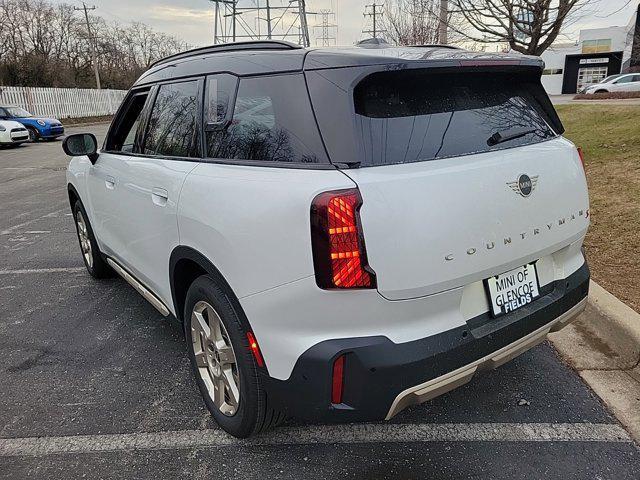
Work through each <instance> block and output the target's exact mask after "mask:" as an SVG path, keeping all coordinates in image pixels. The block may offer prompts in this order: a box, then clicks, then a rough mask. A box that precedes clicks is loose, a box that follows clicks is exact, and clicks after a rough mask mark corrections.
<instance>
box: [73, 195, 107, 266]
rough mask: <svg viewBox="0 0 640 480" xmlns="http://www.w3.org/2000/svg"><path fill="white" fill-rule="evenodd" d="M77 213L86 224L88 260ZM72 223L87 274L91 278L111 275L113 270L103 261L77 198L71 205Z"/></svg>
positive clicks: (82, 207) (84, 212) (86, 217)
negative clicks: (88, 248)
mask: <svg viewBox="0 0 640 480" xmlns="http://www.w3.org/2000/svg"><path fill="white" fill-rule="evenodd" d="M78 215H81V216H82V219H83V220H84V223H85V226H86V237H87V239H88V242H89V244H90V245H91V248H90V250H89V253H88V255H89V256H90V258H91V259H90V260H87V256H86V255H85V251H84V250H83V246H82V238H81V232H80V225H79V221H78ZM73 223H74V224H75V226H76V234H77V235H78V242H79V244H80V252H81V253H82V260H83V261H84V266H85V267H87V271H88V272H89V275H91V276H92V277H93V278H110V277H112V276H113V273H114V272H113V270H112V269H111V267H110V266H109V264H108V263H107V262H106V261H105V259H104V257H103V255H102V253H101V252H100V249H99V248H98V243H97V242H96V237H95V235H94V234H93V229H92V228H91V224H90V223H89V217H88V216H87V212H86V211H85V209H84V206H83V205H82V202H81V201H80V200H77V201H76V203H75V204H74V206H73Z"/></svg>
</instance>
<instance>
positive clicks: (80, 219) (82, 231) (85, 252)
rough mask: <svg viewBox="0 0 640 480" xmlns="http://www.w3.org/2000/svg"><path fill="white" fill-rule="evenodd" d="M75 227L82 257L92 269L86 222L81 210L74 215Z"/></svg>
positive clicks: (91, 255)
mask: <svg viewBox="0 0 640 480" xmlns="http://www.w3.org/2000/svg"><path fill="white" fill-rule="evenodd" d="M76 225H77V227H78V239H79V240H80V249H81V250H82V256H83V257H84V260H85V261H86V262H87V265H88V266H89V268H93V254H92V252H91V240H89V230H88V229H87V222H85V220H84V215H82V211H81V210H78V213H76Z"/></svg>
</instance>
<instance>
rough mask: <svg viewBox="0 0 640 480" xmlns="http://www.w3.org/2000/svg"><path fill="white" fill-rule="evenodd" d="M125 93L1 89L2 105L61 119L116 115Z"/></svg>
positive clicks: (24, 88) (68, 89) (110, 91)
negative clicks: (14, 106)
mask: <svg viewBox="0 0 640 480" xmlns="http://www.w3.org/2000/svg"><path fill="white" fill-rule="evenodd" d="M126 93H127V92H126V90H94V89H90V88H40V87H1V86H0V105H16V106H18V107H22V108H24V109H25V110H28V111H29V112H31V113H33V114H34V115H41V116H47V117H55V118H60V119H62V118H79V117H99V116H102V115H113V114H114V113H116V110H117V109H118V107H119V106H120V103H121V102H122V99H123V98H124V96H125V94H126Z"/></svg>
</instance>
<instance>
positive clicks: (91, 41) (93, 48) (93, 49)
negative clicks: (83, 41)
mask: <svg viewBox="0 0 640 480" xmlns="http://www.w3.org/2000/svg"><path fill="white" fill-rule="evenodd" d="M73 9H74V10H76V11H80V10H84V19H85V21H86V22H87V34H88V35H89V44H90V45H91V64H92V65H93V73H95V75H96V88H97V89H98V90H100V88H101V87H100V72H99V71H98V59H97V57H96V45H95V43H94V41H95V37H94V36H93V35H92V34H91V24H90V23H89V13H88V10H95V9H96V6H95V5H94V6H93V7H91V8H87V4H86V3H84V2H82V8H78V7H73Z"/></svg>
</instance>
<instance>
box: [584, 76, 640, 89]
mask: <svg viewBox="0 0 640 480" xmlns="http://www.w3.org/2000/svg"><path fill="white" fill-rule="evenodd" d="M610 92H640V73H627V74H621V75H611V76H610V77H607V78H605V79H604V80H603V81H602V82H600V83H596V84H595V85H589V86H588V87H586V88H584V89H583V90H582V92H580V93H589V94H590V93H610Z"/></svg>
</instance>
